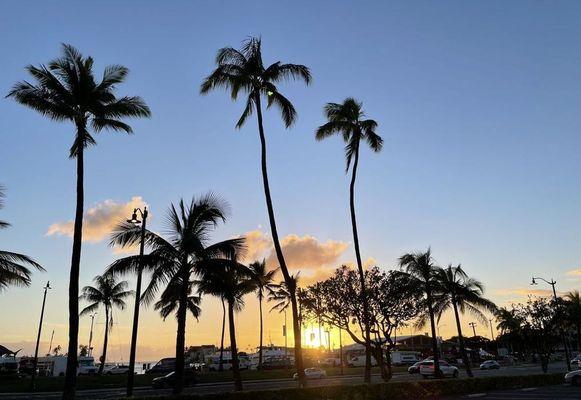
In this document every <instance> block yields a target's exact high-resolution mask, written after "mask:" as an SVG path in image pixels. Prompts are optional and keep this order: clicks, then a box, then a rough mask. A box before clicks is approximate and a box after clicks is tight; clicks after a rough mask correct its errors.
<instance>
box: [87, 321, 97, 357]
mask: <svg viewBox="0 0 581 400" xmlns="http://www.w3.org/2000/svg"><path fill="white" fill-rule="evenodd" d="M96 315H97V313H96V312H94V313H93V314H91V315H89V317H91V331H90V333H89V357H90V356H92V355H93V347H92V346H91V343H93V322H95V316H96Z"/></svg>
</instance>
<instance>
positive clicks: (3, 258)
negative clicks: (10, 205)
mask: <svg viewBox="0 0 581 400" xmlns="http://www.w3.org/2000/svg"><path fill="white" fill-rule="evenodd" d="M3 200H4V188H3V187H2V186H1V185H0V209H2V207H3V206H4V201H3ZM9 226H10V224H9V223H8V222H6V221H2V220H0V229H5V228H8V227H9ZM27 266H28V267H33V268H36V269H37V270H39V271H44V268H42V266H41V265H40V264H39V263H37V262H36V261H34V260H33V259H32V258H30V257H28V256H25V255H24V254H19V253H14V252H11V251H5V250H0V292H2V291H3V290H6V289H7V288H8V287H10V286H30V277H31V275H32V272H31V271H30V269H28V268H27Z"/></svg>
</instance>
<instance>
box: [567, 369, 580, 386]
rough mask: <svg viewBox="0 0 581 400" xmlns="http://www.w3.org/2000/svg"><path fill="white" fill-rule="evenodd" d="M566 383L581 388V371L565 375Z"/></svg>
mask: <svg viewBox="0 0 581 400" xmlns="http://www.w3.org/2000/svg"><path fill="white" fill-rule="evenodd" d="M565 382H567V383H572V384H573V385H575V386H581V369H578V370H576V371H571V372H568V373H567V374H565Z"/></svg>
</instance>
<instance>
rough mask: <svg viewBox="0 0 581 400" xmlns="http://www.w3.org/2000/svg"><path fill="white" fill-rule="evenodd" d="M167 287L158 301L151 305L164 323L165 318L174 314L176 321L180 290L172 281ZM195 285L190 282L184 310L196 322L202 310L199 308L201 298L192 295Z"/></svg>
mask: <svg viewBox="0 0 581 400" xmlns="http://www.w3.org/2000/svg"><path fill="white" fill-rule="evenodd" d="M169 285H174V286H176V287H169ZM169 285H168V289H167V290H164V291H163V293H162V294H161V297H160V299H159V300H158V301H157V302H156V303H155V304H154V305H153V308H154V309H155V310H156V311H159V314H160V315H161V317H162V318H163V320H164V321H165V319H166V318H167V317H169V316H170V315H171V314H172V313H175V317H176V319H177V318H178V313H177V310H178V309H179V305H180V296H179V295H180V288H179V287H177V282H176V281H172V282H170V284H169ZM194 286H195V283H194V282H190V287H189V288H188V300H187V303H186V309H187V310H188V311H189V312H190V314H192V317H194V318H195V319H196V321H197V320H199V318H200V315H202V309H201V308H200V303H201V302H202V296H200V295H197V296H196V295H192V292H193V289H194Z"/></svg>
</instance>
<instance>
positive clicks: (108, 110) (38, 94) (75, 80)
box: [7, 45, 150, 399]
mask: <svg viewBox="0 0 581 400" xmlns="http://www.w3.org/2000/svg"><path fill="white" fill-rule="evenodd" d="M27 70H28V72H29V73H30V75H31V76H32V78H33V79H34V81H35V83H34V84H33V83H29V82H27V81H22V82H19V83H17V84H16V85H15V86H14V87H13V88H12V90H11V91H10V92H9V93H8V96H7V97H12V98H14V100H16V101H17V102H18V103H20V104H22V105H25V106H27V107H29V108H32V109H33V110H36V111H38V112H39V113H41V114H42V115H44V116H46V117H48V118H50V119H51V120H53V121H57V122H61V121H70V122H72V123H73V124H74V125H75V138H74V141H73V144H72V146H71V148H70V151H69V156H70V158H76V161H77V205H76V210H75V223H74V230H73V251H72V257H71V271H70V278H69V346H68V354H69V355H68V358H67V370H66V378H65V388H64V391H63V398H64V399H72V398H74V396H75V384H76V376H77V374H76V371H77V349H78V332H79V303H78V297H79V266H80V263H81V242H82V230H83V206H84V187H83V185H84V182H83V179H84V151H85V148H86V147H89V146H93V145H95V144H96V141H95V139H94V137H93V135H92V134H91V133H90V132H89V131H90V129H91V128H92V131H93V132H100V131H102V130H103V129H107V130H114V131H120V132H126V133H131V132H132V129H131V127H130V126H129V125H127V124H126V123H124V122H123V121H122V118H124V117H149V116H150V111H149V108H148V107H147V105H146V104H145V103H144V102H143V100H141V98H139V97H128V96H126V97H121V98H117V97H116V96H115V91H116V87H117V85H118V84H120V83H122V82H123V81H124V80H125V77H126V76H127V73H128V72H129V71H128V69H127V68H125V67H123V66H121V65H111V66H108V67H106V68H105V71H104V73H103V78H102V79H101V81H100V82H96V80H95V76H94V74H93V59H92V58H91V57H83V55H82V54H81V53H80V52H79V51H78V50H77V49H75V48H74V47H73V46H70V45H63V48H62V56H61V57H60V58H57V59H55V60H53V61H50V62H49V63H48V65H46V66H45V65H40V66H38V67H35V66H32V65H29V66H28V67H27Z"/></svg>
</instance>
